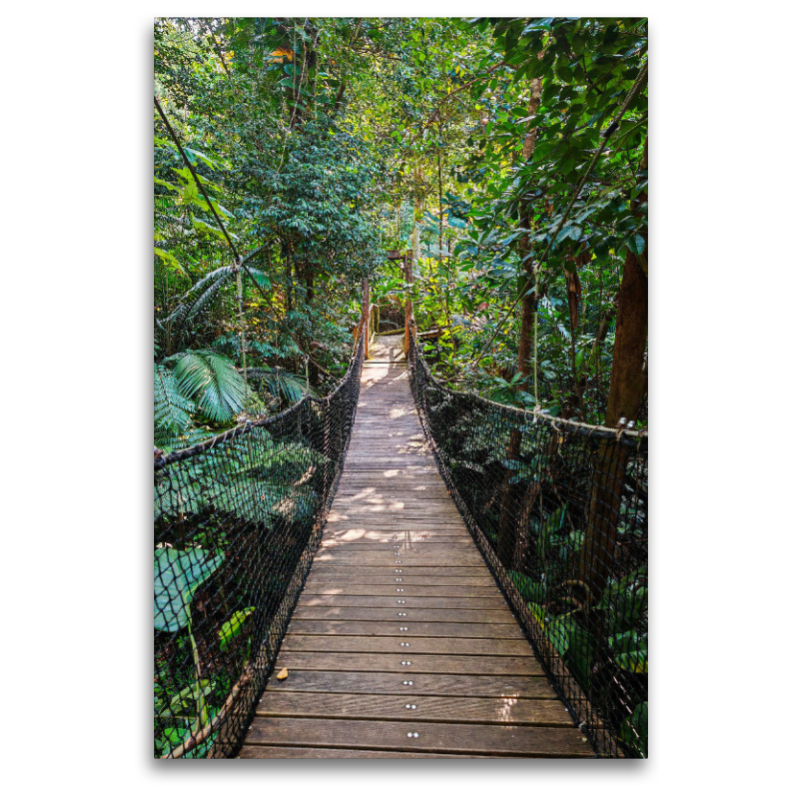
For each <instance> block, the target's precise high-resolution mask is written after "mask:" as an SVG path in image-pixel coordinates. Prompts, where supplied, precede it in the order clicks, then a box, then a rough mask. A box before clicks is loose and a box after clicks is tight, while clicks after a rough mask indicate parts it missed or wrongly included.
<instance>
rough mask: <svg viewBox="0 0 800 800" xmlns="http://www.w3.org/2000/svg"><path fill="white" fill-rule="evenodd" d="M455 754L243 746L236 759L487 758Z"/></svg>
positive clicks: (342, 748) (337, 748)
mask: <svg viewBox="0 0 800 800" xmlns="http://www.w3.org/2000/svg"><path fill="white" fill-rule="evenodd" d="M487 757H488V756H464V755H457V754H455V753H413V752H408V751H403V750H348V749H346V748H344V747H341V748H339V747H336V748H329V747H274V746H269V745H245V746H244V747H243V748H242V749H241V751H240V752H239V755H238V756H236V758H487Z"/></svg>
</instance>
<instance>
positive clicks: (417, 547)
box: [318, 538, 480, 561]
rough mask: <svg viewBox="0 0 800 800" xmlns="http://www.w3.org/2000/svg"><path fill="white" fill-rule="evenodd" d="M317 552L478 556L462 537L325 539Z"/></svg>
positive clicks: (432, 557)
mask: <svg viewBox="0 0 800 800" xmlns="http://www.w3.org/2000/svg"><path fill="white" fill-rule="evenodd" d="M318 553H332V554H336V555H341V554H343V553H369V554H372V555H374V554H376V553H378V554H381V555H383V554H386V553H394V554H401V555H403V557H405V556H420V557H422V558H430V559H431V560H433V561H437V560H439V559H440V558H442V557H443V556H449V555H451V554H452V553H474V554H476V555H478V556H480V553H478V550H477V548H476V547H475V545H474V544H473V542H472V540H471V539H467V538H464V539H463V540H462V541H460V542H458V541H457V542H405V541H397V542H348V541H345V542H337V541H331V540H326V541H324V542H322V545H321V547H320V549H319V551H318Z"/></svg>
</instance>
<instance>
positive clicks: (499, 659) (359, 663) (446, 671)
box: [275, 644, 544, 692]
mask: <svg viewBox="0 0 800 800" xmlns="http://www.w3.org/2000/svg"><path fill="white" fill-rule="evenodd" d="M397 651H398V652H397V653H396V654H395V655H389V654H388V653H369V654H367V655H365V654H364V653H306V652H302V651H294V650H292V651H289V650H287V651H284V650H281V652H280V654H279V656H278V659H277V661H276V666H275V668H276V669H278V670H281V669H283V668H284V667H286V669H288V670H289V673H290V678H291V672H292V670H303V671H314V672H345V673H348V674H351V675H352V674H353V673H355V672H382V673H392V672H393V673H397V674H398V675H399V677H398V679H397V684H396V685H395V692H397V691H400V690H401V684H402V680H401V679H405V678H410V679H413V676H414V674H415V673H425V674H431V675H434V674H435V675H476V676H481V675H494V676H497V675H513V676H517V677H534V676H536V677H538V676H541V675H544V670H543V669H542V667H541V665H540V664H539V662H538V661H537V660H536V659H535V658H534V657H533V655H529V656H460V655H429V654H425V653H422V654H420V655H418V654H416V653H413V652H411V649H410V648H400V646H399V644H398V647H397ZM404 661H406V662H408V661H410V662H411V663H410V664H408V663H407V664H404V663H403V662H404ZM403 676H405V678H403ZM290 678H289V679H290ZM289 679H287V680H285V681H283V683H286V684H288V681H289ZM350 691H352V689H351V690H350Z"/></svg>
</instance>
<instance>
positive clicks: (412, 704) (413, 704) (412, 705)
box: [406, 703, 417, 709]
mask: <svg viewBox="0 0 800 800" xmlns="http://www.w3.org/2000/svg"><path fill="white" fill-rule="evenodd" d="M416 707H417V704H416V703H406V708H410V709H414V708H416Z"/></svg>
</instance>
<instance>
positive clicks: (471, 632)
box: [289, 612, 527, 642]
mask: <svg viewBox="0 0 800 800" xmlns="http://www.w3.org/2000/svg"><path fill="white" fill-rule="evenodd" d="M406 613H408V612H406ZM401 628H405V631H401V630H400V629H401ZM289 629H290V631H291V632H292V633H295V634H302V635H305V636H373V637H380V636H389V637H395V636H397V637H400V638H408V637H409V636H411V637H417V638H419V637H430V638H437V639H442V638H444V639H453V638H455V639H516V640H518V641H522V642H526V641H527V640H526V639H525V637H524V636H523V635H522V631H521V629H520V627H519V625H517V624H516V623H515V622H512V623H511V624H497V623H490V624H485V623H483V624H482V623H476V624H468V623H459V622H438V621H437V622H411V621H409V620H408V619H407V618H406V617H398V618H397V619H396V620H395V621H393V622H367V621H364V622H361V621H355V622H349V621H339V620H311V619H293V620H292V621H291V622H290V623H289Z"/></svg>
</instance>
